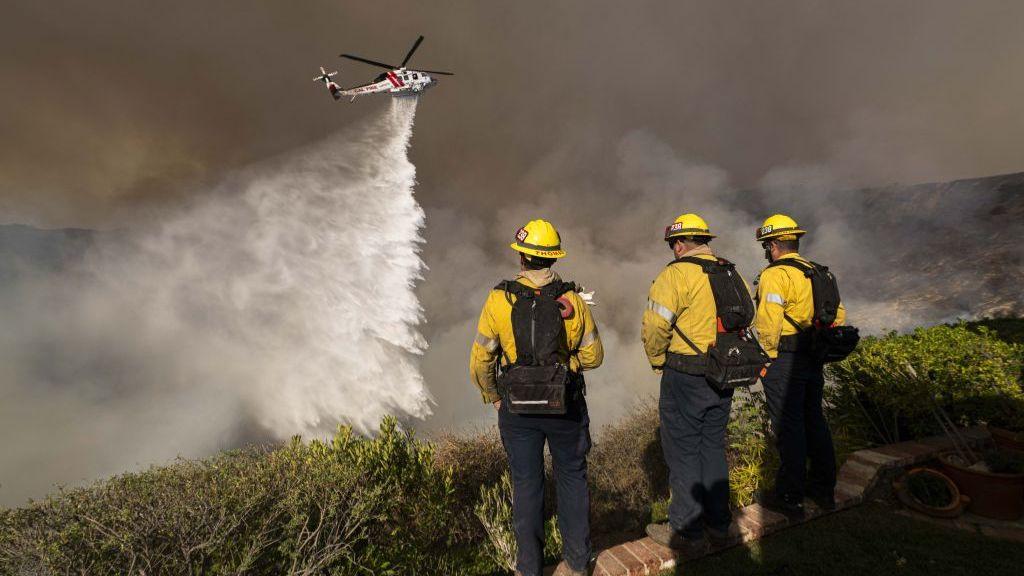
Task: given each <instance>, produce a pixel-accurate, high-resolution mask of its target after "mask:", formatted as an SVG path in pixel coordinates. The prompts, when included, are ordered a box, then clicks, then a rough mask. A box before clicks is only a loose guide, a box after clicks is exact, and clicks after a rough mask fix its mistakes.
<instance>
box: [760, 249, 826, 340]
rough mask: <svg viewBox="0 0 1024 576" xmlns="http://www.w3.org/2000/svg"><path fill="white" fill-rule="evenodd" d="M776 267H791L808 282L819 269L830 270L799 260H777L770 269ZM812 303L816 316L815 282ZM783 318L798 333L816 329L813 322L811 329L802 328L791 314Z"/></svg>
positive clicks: (812, 285) (783, 314) (784, 314)
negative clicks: (801, 273) (802, 274)
mask: <svg viewBox="0 0 1024 576" xmlns="http://www.w3.org/2000/svg"><path fill="white" fill-rule="evenodd" d="M808 262H810V261H808ZM776 266H789V267H790V268H796V269H797V270H799V271H801V272H803V273H804V277H805V278H807V279H808V280H810V278H811V275H812V274H814V273H815V272H816V271H817V269H818V268H825V270H828V268H827V267H825V266H820V265H818V264H815V263H814V262H810V263H809V264H804V263H803V262H801V261H799V260H794V259H793V258H785V259H782V260H776V261H775V262H772V263H771V264H769V265H768V268H774V267H776ZM811 301H812V303H811V307H812V308H814V310H813V312H812V313H813V314H816V313H817V310H818V308H817V306H816V305H815V304H814V283H813V282H812V283H811ZM782 318H783V319H784V320H785V321H786V322H789V323H790V324H791V325H792V326H793V328H796V331H797V332H803V331H805V330H810V328H813V327H814V326H813V322H812V326H811V327H810V328H801V327H800V324H798V323H797V321H796V320H793V317H792V316H790V315H789V314H786V313H785V312H783V313H782Z"/></svg>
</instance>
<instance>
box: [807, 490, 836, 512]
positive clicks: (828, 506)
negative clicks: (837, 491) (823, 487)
mask: <svg viewBox="0 0 1024 576" xmlns="http://www.w3.org/2000/svg"><path fill="white" fill-rule="evenodd" d="M807 499H808V500H810V501H811V502H814V505H815V506H817V507H818V508H820V509H821V511H822V512H835V511H836V497H835V496H834V495H832V494H829V495H827V496H826V495H824V494H809V495H808V496H807Z"/></svg>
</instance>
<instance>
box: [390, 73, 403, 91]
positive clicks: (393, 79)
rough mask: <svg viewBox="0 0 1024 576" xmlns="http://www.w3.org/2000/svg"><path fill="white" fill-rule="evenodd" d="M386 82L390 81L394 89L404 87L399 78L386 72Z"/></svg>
mask: <svg viewBox="0 0 1024 576" xmlns="http://www.w3.org/2000/svg"><path fill="white" fill-rule="evenodd" d="M388 80H390V81H391V84H392V85H393V86H394V87H395V88H401V87H402V86H403V85H404V84H403V83H402V79H401V78H399V77H398V75H397V74H395V73H394V72H388Z"/></svg>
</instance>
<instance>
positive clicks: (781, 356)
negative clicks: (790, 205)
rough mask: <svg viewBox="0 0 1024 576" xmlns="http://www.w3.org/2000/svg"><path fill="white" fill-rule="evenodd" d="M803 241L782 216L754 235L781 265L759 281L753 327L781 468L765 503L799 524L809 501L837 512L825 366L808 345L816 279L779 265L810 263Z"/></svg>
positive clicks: (839, 317)
mask: <svg viewBox="0 0 1024 576" xmlns="http://www.w3.org/2000/svg"><path fill="white" fill-rule="evenodd" d="M804 234H806V232H805V231H804V230H802V229H800V226H799V225H797V223H796V221H795V220H793V219H792V218H790V217H789V216H786V215H784V214H775V215H774V216H770V217H769V218H767V219H766V220H765V221H764V224H763V225H762V226H761V227H760V228H758V229H757V232H756V238H757V241H758V242H760V243H761V246H762V248H764V254H765V258H766V259H767V260H768V261H769V263H774V264H775V265H770V266H768V267H767V268H765V269H764V270H763V271H762V272H761V274H760V276H759V279H758V282H757V298H756V300H757V318H756V321H755V326H756V328H757V331H758V334H759V335H760V339H761V344H762V346H763V347H764V349H765V351H766V352H767V353H768V356H769V357H770V358H772V363H771V365H770V366H769V367H768V372H767V374H766V375H765V377H764V378H763V379H762V383H763V384H764V392H765V399H766V400H767V407H768V414H769V416H770V418H771V421H772V428H773V429H774V431H775V442H776V447H777V448H778V451H779V459H780V461H781V464H780V466H779V470H778V473H777V474H776V478H775V489H774V491H772V492H769V493H767V494H765V495H764V497H763V502H762V504H763V505H765V506H766V507H767V508H769V509H772V510H775V511H777V512H781V513H783V514H785V515H786V516H789V517H790V518H794V519H800V518H803V517H804V504H803V501H804V498H805V497H808V498H810V499H811V500H812V501H813V502H814V503H815V504H817V505H818V506H819V507H820V508H822V509H825V510H834V509H835V498H834V492H835V486H836V460H835V449H834V448H833V445H832V435H831V434H830V432H829V428H828V423H827V422H826V421H825V415H824V413H823V410H822V388H823V386H824V383H825V380H824V376H823V374H822V367H823V364H822V363H821V362H820V361H818V360H816V359H815V357H814V355H813V354H811V353H810V350H809V345H808V336H809V331H810V329H811V327H812V318H813V316H814V300H813V298H812V290H811V280H810V279H809V278H808V277H807V276H805V275H804V273H803V272H801V270H800V269H798V268H797V267H794V266H791V265H778V263H779V262H780V261H785V260H786V259H793V260H795V261H797V262H798V264H801V265H809V264H810V262H809V261H808V260H806V259H804V258H803V257H802V256H801V255H800V253H799V248H800V238H801V237H802V236H803V235H804ZM835 316H836V317H835V325H842V324H843V323H844V321H845V318H846V311H845V309H844V308H843V306H842V303H839V304H838V311H837V313H836V315H835ZM808 461H809V466H808Z"/></svg>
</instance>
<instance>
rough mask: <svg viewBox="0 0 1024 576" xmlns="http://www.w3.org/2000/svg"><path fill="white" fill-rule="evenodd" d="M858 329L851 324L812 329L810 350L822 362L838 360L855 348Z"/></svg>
mask: <svg viewBox="0 0 1024 576" xmlns="http://www.w3.org/2000/svg"><path fill="white" fill-rule="evenodd" d="M858 342H860V331H859V330H857V328H855V327H853V326H832V327H829V328H818V329H816V330H815V331H814V339H813V341H812V346H811V352H812V353H813V354H814V356H815V357H816V358H817V359H818V361H819V362H821V363H822V364H827V363H829V362H839V361H840V360H843V359H844V358H846V357H847V356H849V355H850V353H851V352H853V351H854V349H855V348H857V343H858Z"/></svg>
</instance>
